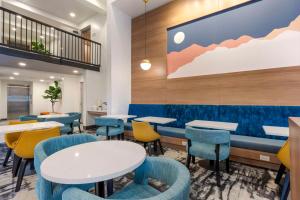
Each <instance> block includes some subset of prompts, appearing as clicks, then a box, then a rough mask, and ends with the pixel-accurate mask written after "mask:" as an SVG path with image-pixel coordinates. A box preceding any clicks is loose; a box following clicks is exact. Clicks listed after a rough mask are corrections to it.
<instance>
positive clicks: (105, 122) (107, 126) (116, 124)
mask: <svg viewBox="0 0 300 200" xmlns="http://www.w3.org/2000/svg"><path fill="white" fill-rule="evenodd" d="M95 124H96V125H97V126H100V127H99V128H98V129H97V131H96V135H102V136H106V138H107V139H111V137H113V136H117V137H118V138H119V139H120V138H121V137H122V138H123V139H124V121H123V120H122V119H115V118H108V117H97V118H95Z"/></svg>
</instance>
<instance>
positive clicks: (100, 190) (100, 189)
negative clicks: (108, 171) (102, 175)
mask: <svg viewBox="0 0 300 200" xmlns="http://www.w3.org/2000/svg"><path fill="white" fill-rule="evenodd" d="M106 189H107V190H106V191H107V196H108V197H109V196H110V195H112V194H113V191H114V182H113V180H108V181H106ZM95 194H96V195H97V196H99V197H102V198H105V196H106V195H105V182H104V181H102V182H98V183H96V184H95Z"/></svg>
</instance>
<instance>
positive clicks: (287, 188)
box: [280, 173, 290, 200]
mask: <svg viewBox="0 0 300 200" xmlns="http://www.w3.org/2000/svg"><path fill="white" fill-rule="evenodd" d="M289 192H290V173H287V174H286V175H285V179H284V183H283V187H282V191H281V196H280V200H287V198H288V196H289Z"/></svg>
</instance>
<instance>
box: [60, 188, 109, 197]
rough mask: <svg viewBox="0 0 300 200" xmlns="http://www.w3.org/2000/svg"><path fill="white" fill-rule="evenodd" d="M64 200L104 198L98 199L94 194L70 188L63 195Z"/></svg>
mask: <svg viewBox="0 0 300 200" xmlns="http://www.w3.org/2000/svg"><path fill="white" fill-rule="evenodd" d="M62 199H63V200H87V199H88V200H102V199H103V198H101V197H97V196H96V195H94V194H91V193H88V192H86V191H83V190H80V189H78V188H69V189H67V190H66V191H64V193H63V194H62ZM103 200H104V199H103Z"/></svg>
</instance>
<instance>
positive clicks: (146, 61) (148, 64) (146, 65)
mask: <svg viewBox="0 0 300 200" xmlns="http://www.w3.org/2000/svg"><path fill="white" fill-rule="evenodd" d="M143 1H144V3H145V17H144V18H145V59H144V60H142V62H141V63H140V67H141V68H142V70H145V71H147V70H149V69H150V68H151V62H150V60H149V59H146V58H147V20H146V17H147V10H146V6H147V3H148V1H149V0H143Z"/></svg>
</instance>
